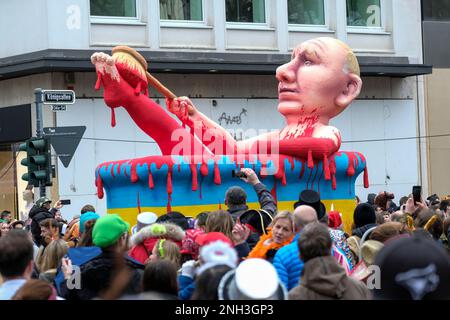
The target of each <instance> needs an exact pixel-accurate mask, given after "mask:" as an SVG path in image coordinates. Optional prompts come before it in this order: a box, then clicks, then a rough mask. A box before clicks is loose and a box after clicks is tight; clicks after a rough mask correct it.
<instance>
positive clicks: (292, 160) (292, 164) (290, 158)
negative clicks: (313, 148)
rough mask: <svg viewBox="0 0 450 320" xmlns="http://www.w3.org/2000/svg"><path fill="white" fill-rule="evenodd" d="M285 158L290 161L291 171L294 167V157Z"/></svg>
mask: <svg viewBox="0 0 450 320" xmlns="http://www.w3.org/2000/svg"><path fill="white" fill-rule="evenodd" d="M286 159H288V161H289V163H290V165H291V171H294V168H295V161H294V158H292V157H286Z"/></svg>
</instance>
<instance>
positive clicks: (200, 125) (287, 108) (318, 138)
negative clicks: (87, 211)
mask: <svg viewBox="0 0 450 320" xmlns="http://www.w3.org/2000/svg"><path fill="white" fill-rule="evenodd" d="M91 59H92V63H93V64H94V65H95V66H96V72H97V83H96V85H95V87H96V89H97V90H99V89H100V88H101V87H103V89H104V100H105V103H106V105H107V106H108V107H109V108H111V125H112V126H113V127H114V126H115V125H116V119H115V108H119V107H123V108H125V110H126V111H127V112H128V114H129V115H130V117H131V118H132V119H133V121H134V122H135V123H136V125H137V126H138V127H139V128H140V129H141V130H142V131H144V132H145V133H146V134H147V135H148V136H149V137H151V138H152V139H154V140H155V141H156V143H157V144H158V146H159V148H160V150H161V153H162V154H161V155H153V156H149V157H145V158H139V159H130V160H120V161H111V162H106V163H102V164H100V165H98V166H97V169H96V173H95V183H96V186H97V192H98V197H99V198H103V197H104V196H105V194H106V201H107V209H108V213H118V214H120V215H121V216H122V217H123V218H124V219H125V220H127V221H128V222H129V223H130V224H131V225H134V224H135V223H136V216H137V214H139V212H143V211H151V212H155V213H157V214H158V215H161V214H164V213H166V212H168V211H180V212H182V213H183V214H185V215H186V216H196V215H197V214H198V213H200V212H202V211H212V210H217V209H226V208H225V206H224V204H223V202H224V196H225V192H226V190H227V189H228V188H229V187H231V186H235V185H239V186H241V187H243V188H244V189H245V190H246V191H247V194H248V205H249V206H250V207H251V208H258V207H259V204H258V202H257V197H256V194H255V192H254V191H253V190H252V188H251V186H248V185H247V184H245V183H244V182H243V181H241V180H240V179H237V178H236V177H235V174H233V173H235V172H237V171H239V169H240V168H252V169H253V170H254V171H255V172H256V173H257V174H258V176H259V177H260V178H261V181H262V182H263V183H264V184H265V185H266V186H267V188H268V189H269V190H271V192H272V194H273V196H274V197H275V199H276V201H277V205H278V209H279V210H292V209H293V204H294V203H295V202H296V201H297V200H298V196H299V193H300V192H301V191H302V190H304V189H313V190H316V191H318V192H319V193H320V196H321V199H322V201H323V202H324V204H325V206H326V207H327V209H328V210H330V208H331V207H332V206H333V208H334V210H338V211H339V212H341V213H342V218H343V222H344V226H345V229H346V230H349V229H350V226H351V223H352V221H353V209H354V207H355V200H354V199H355V181H356V179H357V177H358V176H359V174H361V173H362V172H364V179H363V181H364V187H366V188H367V187H368V184H369V181H368V172H367V165H366V160H365V158H364V156H363V155H362V154H360V153H358V152H345V151H340V150H339V149H340V145H341V135H340V132H339V130H338V129H336V128H334V127H332V126H330V125H329V120H330V119H331V118H333V117H335V116H337V115H338V114H340V113H341V112H342V111H343V110H344V109H345V108H346V107H347V106H348V105H349V104H350V103H351V102H352V101H353V100H354V99H355V98H356V97H357V96H358V94H359V92H360V90H361V86H362V81H361V79H360V72H359V65H358V61H357V59H356V57H355V56H354V54H353V52H352V51H351V49H350V48H349V47H348V46H347V45H345V44H344V43H342V42H340V41H338V40H335V39H332V38H318V39H313V40H309V41H307V42H304V43H302V44H300V45H299V46H298V47H296V48H295V49H294V52H293V56H292V60H291V61H290V62H288V63H286V64H285V65H282V66H280V67H279V68H278V69H277V74H276V77H277V79H278V80H279V88H278V92H279V104H278V111H279V112H280V113H281V114H282V115H283V116H284V117H285V119H286V127H285V128H282V129H280V130H278V131H272V132H270V133H266V134H263V135H260V136H256V137H253V138H252V139H249V140H244V141H236V140H234V138H233V137H232V136H231V135H230V134H229V133H228V132H227V131H226V130H225V129H224V128H222V127H221V126H219V125H218V124H217V123H215V122H213V121H212V120H210V119H208V118H207V117H206V116H205V115H203V114H202V113H201V112H199V111H198V110H197V109H196V108H195V106H194V105H193V104H192V102H191V101H190V100H189V99H187V98H183V97H180V98H178V97H177V96H176V95H174V94H173V93H172V92H171V91H170V90H169V89H167V88H166V87H164V86H163V85H162V84H161V83H160V82H158V80H156V79H155V78H154V77H153V76H152V75H151V74H150V73H149V72H148V71H147V69H148V65H147V61H146V60H145V59H144V58H143V57H142V56H141V55H140V54H139V53H137V52H136V51H135V50H133V49H131V48H129V47H125V46H119V47H115V48H114V49H113V51H112V56H110V55H107V54H105V53H95V54H94V55H93V56H92V58H91ZM149 85H151V86H153V87H155V88H156V90H157V91H159V92H160V93H162V94H163V95H164V96H165V97H166V108H165V107H163V106H160V105H158V104H157V103H156V102H155V101H153V100H152V99H150V98H149V97H148V86H149ZM274 108H275V106H274ZM171 113H172V114H175V115H176V116H177V118H178V121H177V120H176V119H174V118H173V117H172V116H171V115H170V114H171Z"/></svg>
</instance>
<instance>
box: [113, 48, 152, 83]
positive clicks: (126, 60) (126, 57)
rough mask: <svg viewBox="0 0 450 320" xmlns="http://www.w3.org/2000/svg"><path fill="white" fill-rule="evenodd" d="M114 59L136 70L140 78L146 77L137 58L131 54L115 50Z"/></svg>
mask: <svg viewBox="0 0 450 320" xmlns="http://www.w3.org/2000/svg"><path fill="white" fill-rule="evenodd" d="M113 58H114V61H115V62H116V63H120V64H122V65H125V66H126V67H127V68H128V69H130V70H134V71H136V72H137V73H138V74H139V76H140V77H141V78H142V79H146V78H147V75H146V70H144V68H143V67H142V65H141V64H140V63H139V61H138V60H136V58H135V57H133V56H132V55H131V54H129V53H126V52H116V53H114V54H113Z"/></svg>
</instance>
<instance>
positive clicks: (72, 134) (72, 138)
mask: <svg viewBox="0 0 450 320" xmlns="http://www.w3.org/2000/svg"><path fill="white" fill-rule="evenodd" d="M85 131H86V127H85V126H79V127H53V128H44V136H45V137H49V138H50V143H51V145H52V146H53V149H55V152H56V155H57V156H58V158H59V160H61V162H62V164H63V165H64V167H66V168H67V167H68V166H69V164H70V161H71V160H72V157H73V155H74V154H75V151H76V150H77V148H78V145H79V144H80V141H81V138H82V137H83V134H84V132H85Z"/></svg>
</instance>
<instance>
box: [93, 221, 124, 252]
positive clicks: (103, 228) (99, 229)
mask: <svg viewBox="0 0 450 320" xmlns="http://www.w3.org/2000/svg"><path fill="white" fill-rule="evenodd" d="M129 228H130V225H129V224H128V223H127V222H125V221H123V220H122V218H121V217H119V215H117V214H107V215H105V216H103V217H101V218H100V219H98V220H97V222H96V223H95V225H94V230H92V241H93V242H94V245H96V246H97V247H101V248H105V247H109V246H110V245H113V244H114V243H116V242H117V240H119V238H120V237H121V236H122V235H123V234H124V233H125V232H127V231H128V229H129Z"/></svg>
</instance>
